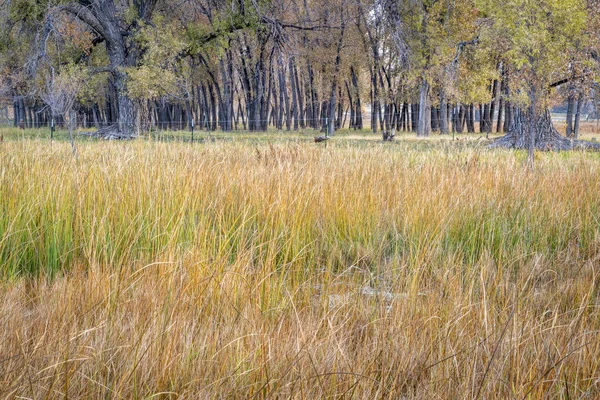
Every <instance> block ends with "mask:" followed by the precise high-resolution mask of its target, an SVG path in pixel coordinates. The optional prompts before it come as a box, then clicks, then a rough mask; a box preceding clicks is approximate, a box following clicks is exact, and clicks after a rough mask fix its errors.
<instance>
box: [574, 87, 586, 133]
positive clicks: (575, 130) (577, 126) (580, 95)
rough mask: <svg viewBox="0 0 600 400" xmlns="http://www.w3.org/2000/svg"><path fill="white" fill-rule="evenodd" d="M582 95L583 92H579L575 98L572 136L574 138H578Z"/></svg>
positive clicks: (582, 101)
mask: <svg viewBox="0 0 600 400" xmlns="http://www.w3.org/2000/svg"><path fill="white" fill-rule="evenodd" d="M583 103H584V96H583V92H579V97H578V98H577V110H576V114H575V127H574V128H573V137H574V138H575V139H578V138H579V124H580V122H581V111H582V109H583Z"/></svg>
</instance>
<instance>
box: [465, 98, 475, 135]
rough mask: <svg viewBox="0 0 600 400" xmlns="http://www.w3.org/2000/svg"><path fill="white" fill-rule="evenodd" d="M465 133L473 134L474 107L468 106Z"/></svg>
mask: <svg viewBox="0 0 600 400" xmlns="http://www.w3.org/2000/svg"><path fill="white" fill-rule="evenodd" d="M467 132H469V133H475V106H474V105H473V103H471V104H469V107H468V108H467Z"/></svg>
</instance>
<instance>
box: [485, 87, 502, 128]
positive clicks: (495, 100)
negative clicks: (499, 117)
mask: <svg viewBox="0 0 600 400" xmlns="http://www.w3.org/2000/svg"><path fill="white" fill-rule="evenodd" d="M499 91H500V85H499V82H498V79H494V83H493V84H492V101H491V103H490V118H489V120H488V122H487V133H492V132H493V130H494V119H495V117H496V110H497V109H498V104H499V100H500V94H499Z"/></svg>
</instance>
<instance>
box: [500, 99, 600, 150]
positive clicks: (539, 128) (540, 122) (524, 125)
mask: <svg viewBox="0 0 600 400" xmlns="http://www.w3.org/2000/svg"><path fill="white" fill-rule="evenodd" d="M490 147H492V148H511V149H523V150H525V149H527V150H528V152H529V157H531V152H532V151H533V149H536V150H541V151H563V150H572V149H593V150H600V143H593V142H583V141H577V140H570V139H567V138H565V137H563V136H561V135H560V133H558V131H557V130H556V128H555V127H554V125H553V123H552V116H551V115H550V111H549V110H544V111H542V112H540V113H538V114H537V115H536V113H535V112H534V111H532V107H531V106H530V107H528V108H527V110H526V111H523V110H520V109H518V108H516V109H515V112H514V122H513V124H512V125H511V128H510V130H509V132H508V133H507V134H506V135H505V136H503V137H501V138H499V139H496V140H495V141H494V142H493V143H492V144H491V145H490ZM529 161H531V160H529Z"/></svg>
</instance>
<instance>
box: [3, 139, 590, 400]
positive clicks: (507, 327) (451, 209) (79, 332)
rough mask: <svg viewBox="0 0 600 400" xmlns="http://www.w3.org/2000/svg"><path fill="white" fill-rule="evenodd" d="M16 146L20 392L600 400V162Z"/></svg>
mask: <svg viewBox="0 0 600 400" xmlns="http://www.w3.org/2000/svg"><path fill="white" fill-rule="evenodd" d="M524 158H525V156H524V155H523V154H521V153H514V152H508V151H496V152H490V151H487V150H484V149H482V148H477V147H474V146H473V145H468V144H465V143H463V142H460V144H456V143H454V144H449V143H445V144H430V145H428V146H427V148H426V149H425V148H419V146H416V145H415V144H414V143H412V142H405V141H401V142H400V143H396V144H392V145H387V146H384V145H382V144H379V143H368V142H366V143H362V144H355V143H351V142H344V141H338V142H332V143H329V144H328V145H327V146H326V147H317V146H316V145H313V144H312V143H310V144H309V143H308V142H291V143H287V144H286V143H279V144H268V143H264V142H260V143H235V142H232V143H207V144H194V145H190V144H182V143H167V144H165V143H149V142H141V141H140V142H128V143H93V142H90V143H83V144H80V145H79V148H78V157H77V158H75V157H73V156H72V155H71V150H70V147H69V145H68V144H66V143H54V144H49V143H47V142H40V141H27V140H26V141H19V142H17V141H14V142H4V143H0V265H1V274H2V277H3V279H2V284H1V285H0V396H2V397H7V398H11V397H15V398H16V397H17V396H19V397H20V398H36V399H41V398H59V397H65V398H66V397H69V398H252V397H254V398H264V399H266V398H299V399H300V398H302V399H313V398H361V399H372V398H428V399H429V398H447V399H458V398H487V399H491V398H519V399H521V398H598V397H599V396H600V363H599V362H598V360H599V359H600V333H599V332H600V310H599V305H600V303H599V301H600V297H599V295H600V289H599V285H600V278H599V275H600V270H599V267H600V157H599V156H598V155H597V154H585V153H562V154H552V153H549V154H540V155H539V156H538V158H537V160H536V169H535V171H533V172H532V171H529V170H527V169H526V168H525V167H524Z"/></svg>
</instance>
